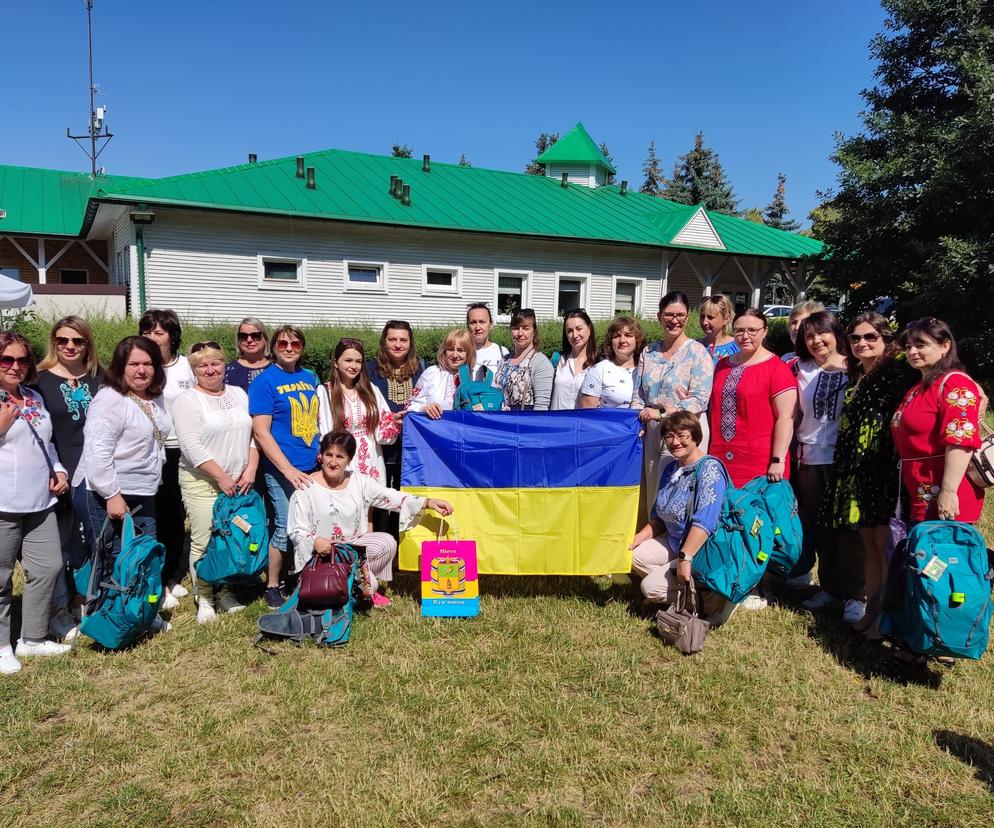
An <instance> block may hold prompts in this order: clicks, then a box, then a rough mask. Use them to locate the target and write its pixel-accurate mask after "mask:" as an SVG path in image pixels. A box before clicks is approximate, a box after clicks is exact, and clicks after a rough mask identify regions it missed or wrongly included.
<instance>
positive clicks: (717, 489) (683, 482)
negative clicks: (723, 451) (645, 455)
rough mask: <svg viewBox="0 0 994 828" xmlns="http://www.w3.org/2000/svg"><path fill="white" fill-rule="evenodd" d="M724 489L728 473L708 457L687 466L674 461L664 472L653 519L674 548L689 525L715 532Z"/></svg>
mask: <svg viewBox="0 0 994 828" xmlns="http://www.w3.org/2000/svg"><path fill="white" fill-rule="evenodd" d="M727 487H728V474H727V473H726V472H725V469H724V467H723V466H722V464H721V461H720V460H719V459H718V458H716V457H711V456H709V455H705V456H704V457H702V458H701V459H700V460H698V461H697V462H696V463H691V464H690V465H689V466H681V465H680V464H679V463H678V462H677V461H676V460H674V461H672V462H671V463H669V464H668V465H667V466H666V468H664V469H663V473H662V474H661V475H660V477H659V494H658V495H656V505H655V506H654V507H653V509H652V517H654V518H656V519H657V520H661V521H662V522H663V524H664V525H665V526H666V534H667V536H668V537H669V538H670V540H671V541H672V542H673V545H674V548H675V547H676V545H678V544H679V543H681V542H682V541H683V538H684V536H685V535H686V534H687V532H688V531H689V530H690V528H691V527H692V526H697V527H699V528H701V529H703V530H704V531H705V532H707V533H708V534H709V535H710V534H711V533H712V532H714V530H715V528H716V527H717V526H718V516H719V515H720V514H721V501H722V498H723V497H724V496H725V489H726V488H727Z"/></svg>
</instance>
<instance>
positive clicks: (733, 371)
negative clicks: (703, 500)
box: [709, 308, 797, 487]
mask: <svg viewBox="0 0 994 828" xmlns="http://www.w3.org/2000/svg"><path fill="white" fill-rule="evenodd" d="M766 332H767V325H766V317H765V316H764V315H763V313H762V312H761V311H759V310H757V309H756V308H749V309H748V310H744V311H742V312H741V313H739V314H738V315H737V316H736V317H735V319H734V320H733V321H732V335H733V336H734V337H735V342H736V343H737V344H738V346H739V348H740V349H741V350H740V351H739V353H737V354H732V355H731V356H728V357H723V358H722V359H720V360H719V361H718V365H717V366H716V367H715V369H714V386H713V389H712V392H711V402H710V409H709V420H710V423H711V446H710V449H709V453H710V454H713V455H714V456H715V457H717V458H719V459H720V460H721V461H722V462H723V463H724V464H725V468H726V469H728V474H729V475H730V476H731V478H732V482H733V483H734V484H735V485H736V486H738V487H741V486H744V485H745V484H746V483H748V482H749V481H750V480H752V479H753V478H754V477H759V476H761V475H765V476H766V477H767V478H769V479H770V480H771V481H777V480H780V479H782V478H787V477H789V476H790V468H789V458H788V456H787V450H788V449H789V448H790V440H791V437H792V436H793V433H794V407H795V405H796V404H797V382H796V380H795V379H794V375H793V374H792V373H791V371H790V369H789V368H788V367H787V366H786V365H785V364H784V363H783V362H782V361H781V360H780V359H779V358H778V357H777V356H776V354H774V353H772V352H770V351H768V350H767V349H766V348H764V347H763V341H764V340H765V338H766Z"/></svg>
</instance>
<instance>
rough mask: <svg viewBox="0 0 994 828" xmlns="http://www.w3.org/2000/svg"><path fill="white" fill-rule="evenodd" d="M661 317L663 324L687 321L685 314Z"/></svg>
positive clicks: (671, 314)
mask: <svg viewBox="0 0 994 828" xmlns="http://www.w3.org/2000/svg"><path fill="white" fill-rule="evenodd" d="M662 316H663V321H664V322H686V321H687V314H685V313H664V314H663V315H662Z"/></svg>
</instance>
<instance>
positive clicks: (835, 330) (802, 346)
mask: <svg viewBox="0 0 994 828" xmlns="http://www.w3.org/2000/svg"><path fill="white" fill-rule="evenodd" d="M809 333H830V334H831V335H832V336H834V337H835V350H836V351H838V352H839V353H840V354H844V353H845V347H846V335H845V334H844V333H843V332H842V325H840V324H839V320H838V319H836V318H835V315H834V314H831V313H829V312H828V311H818V312H817V313H813V314H811V315H810V316H808V317H807V318H805V319H804V321H803V322H801V327H800V328H798V329H797V342H795V343H794V353H795V354H797V358H798V359H799V360H801V361H802V362H809V361H811V360H812V359H814V357H812V356H811V351H809V350H808V343H807V342H805V341H804V338H805V337H806V336H807V335H808V334H809Z"/></svg>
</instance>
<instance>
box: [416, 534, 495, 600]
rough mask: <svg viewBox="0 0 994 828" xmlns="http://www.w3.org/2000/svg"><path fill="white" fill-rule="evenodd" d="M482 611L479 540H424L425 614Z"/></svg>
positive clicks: (422, 582) (422, 552) (422, 584)
mask: <svg viewBox="0 0 994 828" xmlns="http://www.w3.org/2000/svg"><path fill="white" fill-rule="evenodd" d="M479 613H480V586H479V580H478V579H477V572H476V541H472V540H433V541H424V542H422V544H421V615H422V616H424V617H426V618H428V617H433V618H468V617H472V616H475V615H479Z"/></svg>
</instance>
